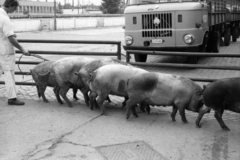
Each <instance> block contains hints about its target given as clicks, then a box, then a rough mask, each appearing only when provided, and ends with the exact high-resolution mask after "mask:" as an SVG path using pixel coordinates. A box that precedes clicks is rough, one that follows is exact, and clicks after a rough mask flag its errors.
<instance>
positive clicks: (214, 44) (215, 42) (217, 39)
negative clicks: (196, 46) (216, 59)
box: [211, 31, 221, 53]
mask: <svg viewBox="0 0 240 160" xmlns="http://www.w3.org/2000/svg"><path fill="white" fill-rule="evenodd" d="M220 38H221V37H220V33H219V31H215V32H213V39H212V41H213V42H212V48H211V50H212V52H213V53H219V50H220V43H221V42H220V41H221V39H220Z"/></svg>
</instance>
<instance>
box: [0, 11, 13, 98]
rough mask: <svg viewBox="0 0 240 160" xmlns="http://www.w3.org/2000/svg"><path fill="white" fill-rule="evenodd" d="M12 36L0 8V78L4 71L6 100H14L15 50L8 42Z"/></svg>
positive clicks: (8, 23)
mask: <svg viewBox="0 0 240 160" xmlns="http://www.w3.org/2000/svg"><path fill="white" fill-rule="evenodd" d="M12 35H14V32H13V30H12V26H11V22H10V18H9V16H8V14H7V13H6V11H5V10H4V9H2V8H0V77H1V75H2V73H3V71H4V75H5V86H6V91H7V96H8V98H9V99H10V98H16V97H17V95H16V87H15V79H14V69H15V49H14V46H13V45H12V44H11V43H10V41H9V40H8V37H9V36H12Z"/></svg>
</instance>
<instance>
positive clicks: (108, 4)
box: [100, 0, 121, 14]
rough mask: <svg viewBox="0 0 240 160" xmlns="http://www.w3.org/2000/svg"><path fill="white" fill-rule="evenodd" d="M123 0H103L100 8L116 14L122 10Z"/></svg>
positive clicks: (106, 12) (104, 11) (105, 11)
mask: <svg viewBox="0 0 240 160" xmlns="http://www.w3.org/2000/svg"><path fill="white" fill-rule="evenodd" d="M120 3H121V0H102V4H101V6H100V10H101V11H102V12H103V13H104V14H116V13H119V11H120V8H119V6H120Z"/></svg>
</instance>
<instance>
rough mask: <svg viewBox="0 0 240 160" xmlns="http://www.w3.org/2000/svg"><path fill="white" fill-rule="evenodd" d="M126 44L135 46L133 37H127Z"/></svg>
mask: <svg viewBox="0 0 240 160" xmlns="http://www.w3.org/2000/svg"><path fill="white" fill-rule="evenodd" d="M125 43H126V44H127V45H131V44H133V38H132V37H131V36H126V37H125Z"/></svg>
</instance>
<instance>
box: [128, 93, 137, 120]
mask: <svg viewBox="0 0 240 160" xmlns="http://www.w3.org/2000/svg"><path fill="white" fill-rule="evenodd" d="M138 99H139V98H137V99H136V98H134V97H130V96H129V99H128V100H127V102H126V108H127V110H126V113H127V114H126V118H127V119H128V118H129V117H130V116H131V111H133V110H132V108H133V107H135V105H136V104H137V103H139V101H138ZM135 116H136V117H138V115H137V113H136V115H135Z"/></svg>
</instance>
